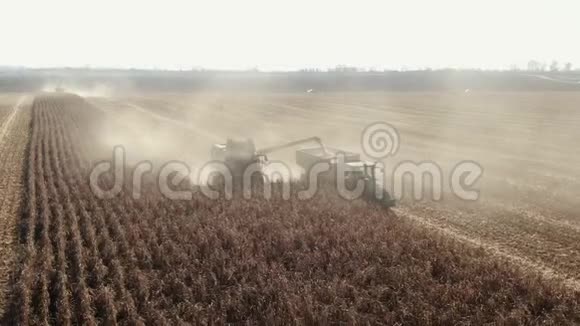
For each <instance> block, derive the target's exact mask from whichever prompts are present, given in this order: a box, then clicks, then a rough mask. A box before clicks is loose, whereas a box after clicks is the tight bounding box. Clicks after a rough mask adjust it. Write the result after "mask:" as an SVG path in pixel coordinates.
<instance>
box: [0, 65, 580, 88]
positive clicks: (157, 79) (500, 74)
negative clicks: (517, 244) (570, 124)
mask: <svg viewBox="0 0 580 326" xmlns="http://www.w3.org/2000/svg"><path fill="white" fill-rule="evenodd" d="M102 86H106V87H108V88H110V89H112V90H118V91H131V90H134V91H196V90H208V89H209V90H233V91H262V90H263V91H281V92H304V91H307V90H310V89H311V90H312V91H314V92H329V91H463V90H466V89H470V90H490V91H491V90H505V91H542V90H562V91H578V90H580V72H577V71H571V72H527V71H479V70H422V71H387V72H350V71H331V72H319V71H301V72H257V71H247V72H225V71H152V70H91V69H51V70H38V69H37V70H25V69H22V70H6V71H0V91H3V92H6V91H11V92H19V91H27V92H28V91H40V90H43V89H44V90H47V89H50V88H51V87H63V88H65V89H66V88H67V87H71V88H72V87H75V88H79V87H80V88H91V87H102Z"/></svg>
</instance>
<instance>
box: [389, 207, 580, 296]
mask: <svg viewBox="0 0 580 326" xmlns="http://www.w3.org/2000/svg"><path fill="white" fill-rule="evenodd" d="M392 210H393V211H394V212H395V214H397V216H399V217H402V218H406V219H408V220H410V221H412V222H413V223H416V224H418V225H420V226H422V227H425V228H428V229H431V230H435V231H437V232H440V233H441V234H442V235H444V236H447V237H450V238H453V239H455V240H458V241H460V242H462V243H465V244H467V245H469V246H474V247H479V248H483V249H484V250H485V251H486V252H488V253H490V254H491V255H493V256H495V257H497V258H499V259H501V260H503V261H507V262H508V263H510V264H513V265H514V266H517V267H519V268H521V269H522V270H525V271H531V272H532V273H535V274H536V275H540V276H542V277H543V278H545V279H547V280H551V281H555V282H557V283H560V284H562V285H563V286H564V287H566V288H567V289H569V290H571V291H576V292H580V280H579V279H577V278H574V277H570V276H568V275H566V274H564V273H562V272H560V271H558V270H556V269H554V268H551V267H549V266H547V265H545V264H543V263H541V262H538V261H534V260H531V259H529V258H526V257H523V256H519V255H517V254H513V253H510V250H509V249H510V248H507V247H505V246H502V245H501V244H497V243H493V242H490V241H485V240H483V239H481V238H479V237H473V236H470V235H467V234H465V233H464V232H462V231H461V230H459V229H455V228H453V227H452V226H449V225H445V226H444V225H440V224H437V223H435V222H433V221H431V220H430V218H429V217H423V216H419V215H415V214H413V213H411V212H410V211H409V210H408V209H405V208H394V209H392Z"/></svg>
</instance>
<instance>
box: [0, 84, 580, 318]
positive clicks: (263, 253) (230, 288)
mask: <svg viewBox="0 0 580 326" xmlns="http://www.w3.org/2000/svg"><path fill="white" fill-rule="evenodd" d="M577 103H580V95H579V94H576V93H573V92H564V93H556V92H554V93H549V92H548V93H541V94H540V93H523V92H522V93H475V92H474V93H471V94H463V93H352V94H351V93H344V94H343V93H341V94H338V93H328V94H309V95H305V94H300V95H296V94H244V93H240V94H228V95H223V94H220V93H210V92H205V93H199V94H193V95H192V94H176V93H172V94H148V95H147V96H145V95H143V94H130V95H124V96H116V97H98V96H86V97H80V96H77V95H72V94H59V93H53V94H47V93H44V94H23V95H20V94H16V95H14V94H5V95H2V96H1V97H0V171H1V172H2V179H1V180H0V198H1V199H0V220H1V222H2V229H1V231H0V237H1V239H0V242H1V244H2V247H1V248H0V286H1V287H2V292H1V297H0V298H1V299H0V306H1V308H2V311H3V320H2V324H3V325H4V324H6V325H29V324H30V325H53V324H54V325H73V324H74V325H96V324H104V325H117V324H119V325H187V324H195V325H198V324H202V325H205V324H241V325H247V324H261V325H279V324H288V323H292V324H301V325H318V324H364V325H366V324H389V325H395V324H403V325H451V324H461V325H479V324H490V323H491V324H500V325H522V324H528V325H536V324H537V325H540V324H541V325H576V324H580V216H579V212H580V207H579V204H578V203H579V202H580V201H579V199H580V198H579V197H580V179H578V175H580V174H579V172H580V168H579V167H578V166H579V165H578V162H580V152H578V151H577V150H575V148H576V147H577V146H576V144H575V141H576V139H578V137H579V136H580V128H578V126H580V111H578V109H577ZM373 121H387V122H389V123H391V124H392V125H394V126H396V127H397V128H398V130H399V133H400V135H401V139H402V144H401V150H400V152H399V153H398V156H397V157H395V158H393V159H392V161H389V162H387V164H391V165H394V164H396V163H397V162H398V161H403V160H415V161H423V160H432V161H436V162H438V163H439V164H440V165H441V166H442V170H443V171H448V170H449V168H450V167H452V166H453V164H454V163H456V162H458V161H460V160H474V161H477V162H479V163H480V164H481V165H482V166H483V167H484V170H485V174H484V176H483V177H482V179H481V180H480V184H479V188H480V192H481V198H480V199H479V200H478V201H476V202H463V201H460V200H458V199H456V198H454V197H453V196H452V195H450V194H448V193H445V194H444V198H443V200H442V201H431V200H422V201H414V200H410V199H409V198H404V199H402V200H401V201H400V202H399V203H398V207H397V208H395V209H393V210H387V209H384V208H382V207H379V206H378V205H374V204H372V203H366V202H359V201H355V202H345V201H343V200H339V199H337V198H334V197H333V196H325V195H324V194H319V195H318V196H315V197H314V198H312V199H309V200H307V201H303V200H299V199H298V198H295V197H292V198H291V199H290V200H284V199H283V198H279V197H277V196H274V197H273V198H271V199H268V200H267V199H264V198H260V197H256V198H253V199H242V198H234V199H233V200H213V199H210V198H206V197H204V196H202V195H200V194H198V193H196V194H194V195H193V198H192V199H191V200H170V199H168V198H165V197H164V196H162V195H161V194H160V193H159V191H158V189H156V183H155V180H153V179H152V178H150V177H145V181H144V186H143V188H142V190H143V193H142V196H141V198H134V197H133V196H131V192H130V189H129V187H130V180H125V181H126V182H125V183H124V187H125V188H124V191H123V192H121V194H120V195H118V196H115V197H113V198H110V199H100V198H98V197H97V196H95V194H94V193H93V191H92V190H91V187H90V185H89V174H90V171H91V169H92V168H93V167H94V165H95V164H96V163H97V162H100V161H103V160H110V158H111V155H112V152H113V147H114V146H116V145H122V146H124V148H125V150H126V155H127V159H126V162H125V164H126V165H125V166H124V167H123V168H124V169H125V171H126V172H129V171H132V168H133V167H134V166H135V164H136V163H137V162H139V161H141V160H148V161H150V162H152V164H153V165H156V164H162V163H163V162H167V161H171V160H180V161H184V162H188V163H191V164H197V163H199V162H204V161H206V160H207V159H208V154H209V148H210V145H211V144H212V143H214V142H221V141H224V140H225V139H226V138H227V137H228V136H238V137H242V136H243V137H252V138H254V139H255V140H256V142H258V143H259V146H260V147H261V146H269V145H275V144H277V143H280V142H284V141H288V140H293V139H296V138H301V137H305V136H320V137H322V138H323V139H324V140H325V141H327V142H328V143H329V144H331V145H334V146H337V147H341V148H346V149H352V150H355V151H357V152H360V151H361V150H360V148H358V147H357V146H359V140H360V132H361V130H362V129H363V128H364V126H365V125H367V124H368V123H371V122H373ZM289 153H290V152H288V153H285V152H282V153H280V154H278V156H274V157H271V159H280V160H289V159H291V156H290V155H289ZM103 182H104V183H105V184H107V185H110V183H111V178H108V177H107V178H105V180H103Z"/></svg>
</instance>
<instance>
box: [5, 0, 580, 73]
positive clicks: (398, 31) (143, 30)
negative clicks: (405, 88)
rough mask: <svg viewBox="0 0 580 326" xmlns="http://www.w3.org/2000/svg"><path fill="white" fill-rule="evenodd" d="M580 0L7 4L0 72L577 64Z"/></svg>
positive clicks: (62, 0)
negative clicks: (19, 68) (22, 68)
mask: <svg viewBox="0 0 580 326" xmlns="http://www.w3.org/2000/svg"><path fill="white" fill-rule="evenodd" d="M579 14H580V1H577V0H550V1H547V0H545V1H534V0H526V1H524V0H512V1H509V0H501V1H500V0H478V1H475V0H473V1H469V0H463V1H461V0H457V1H455V0H438V1H429V0H425V1H418V0H400V1H387V0H383V1H365V0H356V1H354V0H353V1H339V0H334V1H330V0H329V1H314V0H309V1H307V0H287V1H275V0H269V1H266V0H264V1H260V0H244V1H224V0H217V1H216V0H211V1H209V0H208V1H203V2H202V1H170V0H164V1H146V0H141V1H120V0H117V1H113V0H99V1H79V0H76V1H73V0H70V1H69V0H52V1H42V0H41V1H32V0H17V1H7V0H0V42H1V43H0V44H1V45H0V65H26V66H85V65H90V66H94V67H96V66H108V67H149V68H150V67H158V68H190V67H206V68H222V69H232V68H233V69H246V68H251V67H258V68H260V69H265V70H280V69H297V68H303V67H320V68H325V67H332V66H335V65H338V64H346V65H354V66H361V67H376V68H400V67H402V66H406V67H409V68H421V67H426V66H430V67H433V68H439V67H469V68H507V67H509V66H510V65H511V64H518V65H520V66H524V65H525V64H526V62H527V61H528V60H530V59H538V60H543V61H546V62H548V61H551V60H552V59H556V60H559V61H572V62H574V63H576V64H577V65H580V43H578V36H579V35H580V22H579V20H578V15H579Z"/></svg>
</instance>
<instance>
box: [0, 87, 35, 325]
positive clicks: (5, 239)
mask: <svg viewBox="0 0 580 326" xmlns="http://www.w3.org/2000/svg"><path fill="white" fill-rule="evenodd" d="M27 99H28V97H27V96H25V95H23V96H21V97H20V98H19V100H18V102H17V103H16V105H14V106H13V107H12V111H11V112H10V114H9V115H8V116H7V118H6V119H5V121H4V122H3V123H2V125H1V126H0V175H1V176H2V178H0V314H3V313H4V308H5V307H4V306H5V302H6V301H7V300H5V296H6V295H7V292H8V289H7V285H8V283H9V282H10V279H11V272H12V270H13V264H14V262H15V261H16V259H17V257H16V256H17V252H16V245H17V242H18V232H17V225H18V221H19V218H20V216H19V215H20V205H21V195H22V189H23V184H22V177H23V166H24V155H25V151H26V145H27V144H28V138H29V128H28V127H29V124H30V107H29V106H28V105H25V104H24V103H25V102H26V101H27Z"/></svg>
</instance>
